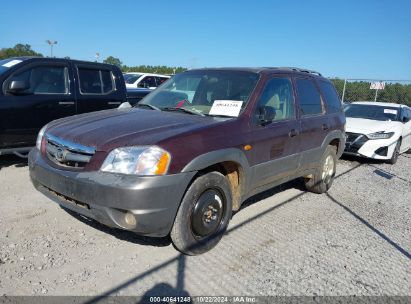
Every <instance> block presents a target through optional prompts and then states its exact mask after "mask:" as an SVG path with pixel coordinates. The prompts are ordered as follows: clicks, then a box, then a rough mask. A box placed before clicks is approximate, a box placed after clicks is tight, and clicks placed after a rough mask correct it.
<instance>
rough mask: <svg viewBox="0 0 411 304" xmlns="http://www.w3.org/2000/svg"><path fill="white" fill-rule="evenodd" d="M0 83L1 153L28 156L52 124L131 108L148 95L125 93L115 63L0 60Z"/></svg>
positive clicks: (121, 76)
mask: <svg viewBox="0 0 411 304" xmlns="http://www.w3.org/2000/svg"><path fill="white" fill-rule="evenodd" d="M0 84H1V90H0V155H2V154H10V153H14V154H17V155H20V156H22V155H23V154H25V153H27V152H28V151H29V150H30V149H31V148H32V147H33V146H34V145H35V142H36V135H37V133H38V132H39V130H40V129H41V127H42V126H44V125H45V124H47V123H48V122H50V121H52V120H55V119H58V118H62V117H66V116H71V115H76V114H81V113H86V112H92V111H97V110H104V109H112V108H117V107H118V106H119V105H120V104H121V103H123V102H125V101H129V103H130V104H135V103H137V102H138V101H140V99H142V98H143V97H144V96H145V95H147V94H148V93H149V92H150V90H146V89H136V90H133V91H130V92H128V93H127V92H126V87H125V83H124V79H123V74H122V73H121V71H120V69H119V68H118V67H116V66H113V65H108V64H102V63H96V62H86V61H77V60H70V59H56V58H41V57H16V58H9V59H5V60H0Z"/></svg>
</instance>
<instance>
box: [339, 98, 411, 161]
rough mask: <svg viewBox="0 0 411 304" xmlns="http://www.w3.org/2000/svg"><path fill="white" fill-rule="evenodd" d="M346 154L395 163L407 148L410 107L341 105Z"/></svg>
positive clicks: (410, 143) (410, 133)
mask: <svg viewBox="0 0 411 304" xmlns="http://www.w3.org/2000/svg"><path fill="white" fill-rule="evenodd" d="M344 112H345V116H346V118H347V124H346V144H345V151H344V153H346V154H354V155H358V156H363V157H368V158H374V159H382V160H386V161H387V162H388V163H391V164H395V163H396V162H397V158H398V155H399V154H401V153H403V152H406V151H408V150H410V149H411V108H410V107H408V106H406V105H401V104H395V103H382V102H353V103H350V104H345V106H344Z"/></svg>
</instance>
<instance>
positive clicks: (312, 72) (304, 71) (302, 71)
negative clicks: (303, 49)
mask: <svg viewBox="0 0 411 304" xmlns="http://www.w3.org/2000/svg"><path fill="white" fill-rule="evenodd" d="M280 69H287V70H292V71H295V72H301V73H308V74H316V75H318V76H323V75H321V73H320V72H317V71H312V70H308V69H301V68H295V67H281V68H280Z"/></svg>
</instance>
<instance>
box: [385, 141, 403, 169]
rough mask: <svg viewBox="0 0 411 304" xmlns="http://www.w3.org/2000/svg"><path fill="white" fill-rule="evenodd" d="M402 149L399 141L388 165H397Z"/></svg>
mask: <svg viewBox="0 0 411 304" xmlns="http://www.w3.org/2000/svg"><path fill="white" fill-rule="evenodd" d="M400 148H401V139H399V140H398V141H397V144H396V145H395V148H394V152H393V153H392V156H391V158H390V159H389V160H388V161H387V163H389V164H391V165H395V164H396V163H397V160H398V156H400Z"/></svg>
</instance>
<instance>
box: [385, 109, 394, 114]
mask: <svg viewBox="0 0 411 304" xmlns="http://www.w3.org/2000/svg"><path fill="white" fill-rule="evenodd" d="M384 113H385V114H394V115H397V110H392V109H384Z"/></svg>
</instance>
